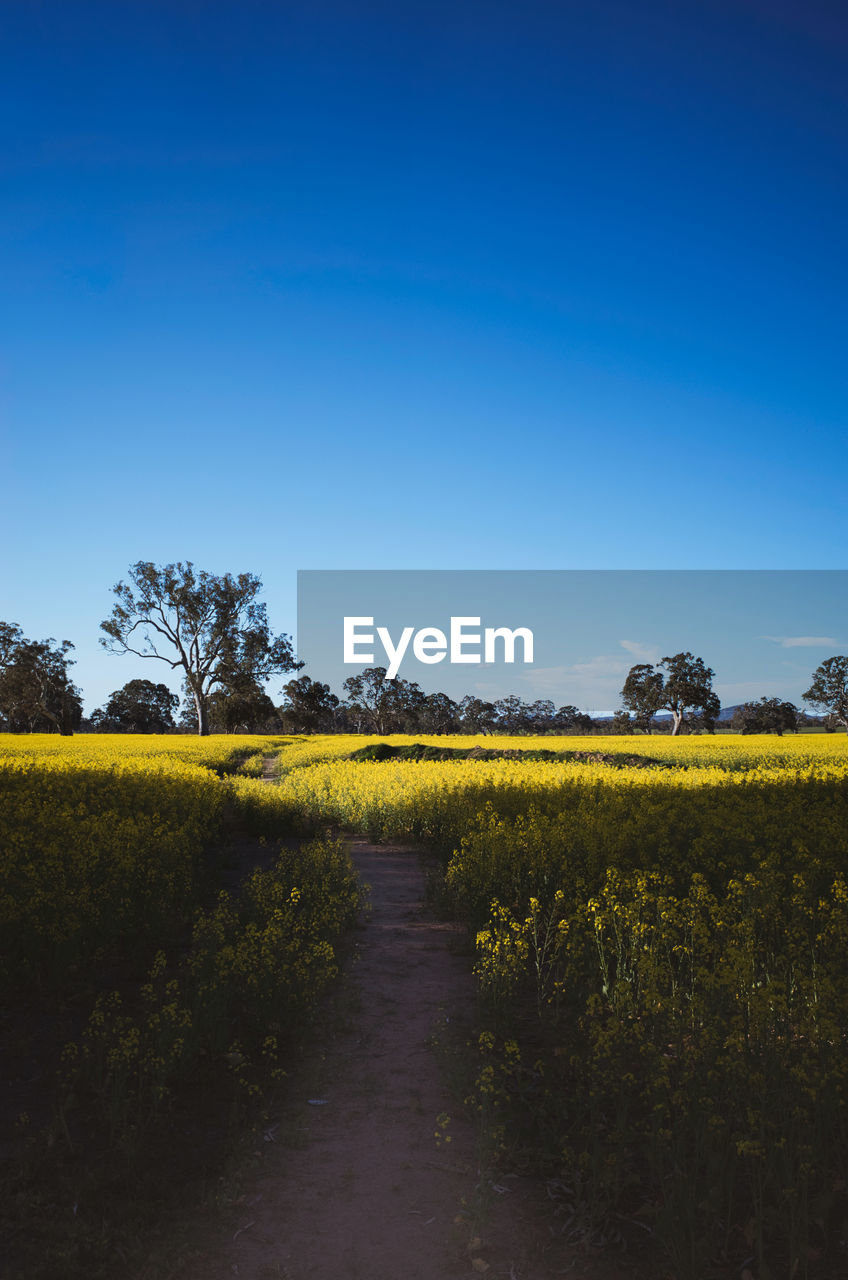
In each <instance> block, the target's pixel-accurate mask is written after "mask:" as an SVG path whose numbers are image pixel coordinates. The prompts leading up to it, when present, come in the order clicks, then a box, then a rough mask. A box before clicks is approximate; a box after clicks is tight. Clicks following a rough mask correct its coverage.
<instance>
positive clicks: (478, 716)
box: [459, 694, 497, 733]
mask: <svg viewBox="0 0 848 1280" xmlns="http://www.w3.org/2000/svg"><path fill="white" fill-rule="evenodd" d="M496 723H497V712H496V711H495V704H494V703H493V702H486V701H485V700H484V699H482V698H473V697H472V696H471V694H466V696H465V697H464V698H463V699H462V701H461V702H460V704H459V724H460V728H461V729H462V732H463V733H492V731H493V730H494V728H495V724H496Z"/></svg>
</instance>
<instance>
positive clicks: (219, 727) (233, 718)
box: [209, 676, 280, 733]
mask: <svg viewBox="0 0 848 1280" xmlns="http://www.w3.org/2000/svg"><path fill="white" fill-rule="evenodd" d="M209 726H210V729H211V730H212V732H213V733H274V732H278V731H279V728H280V723H279V717H278V715H277V708H276V707H275V706H274V704H273V702H272V701H271V699H270V698H269V697H268V694H267V693H266V692H265V690H264V689H263V688H262V686H261V685H260V684H259V683H258V682H257V681H256V680H252V679H250V678H249V677H246V676H245V677H243V678H240V679H235V680H230V682H229V683H228V684H226V685H222V686H221V687H220V688H219V689H216V690H215V692H214V693H212V694H210V695H209Z"/></svg>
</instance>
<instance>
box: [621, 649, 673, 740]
mask: <svg viewBox="0 0 848 1280" xmlns="http://www.w3.org/2000/svg"><path fill="white" fill-rule="evenodd" d="M664 687H665V681H664V680H663V675H662V672H661V671H657V670H656V669H655V667H654V666H653V665H652V664H651V663H650V662H639V663H637V664H636V666H635V667H631V668H630V670H629V671H628V673H627V679H626V680H625V682H624V688H623V689H622V691H621V700H622V702H623V703H624V705H625V707H626V708H627V710H628V711H631V712H632V713H633V725H632V728H636V729H644V731H645V733H650V732H651V723H652V721H653V719H654V716H655V715H656V714H657V712H658V711H659V710H660V708H661V707H662V706H663V692H664ZM618 732H621V730H618ZM627 732H630V730H629V729H628V730H627Z"/></svg>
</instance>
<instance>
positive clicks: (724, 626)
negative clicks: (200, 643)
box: [297, 569, 848, 715]
mask: <svg viewBox="0 0 848 1280" xmlns="http://www.w3.org/2000/svg"><path fill="white" fill-rule="evenodd" d="M297 650H298V656H299V657H300V658H301V659H302V660H303V661H305V663H306V666H305V668H304V674H307V675H309V676H311V677H312V679H313V680H321V681H324V682H325V683H328V684H329V685H330V686H331V687H332V688H333V690H334V691H335V692H336V693H339V694H341V693H342V692H343V684H344V681H345V680H346V679H347V678H348V677H349V676H351V675H356V674H358V673H359V672H361V671H363V670H364V669H365V668H366V667H376V668H380V669H381V670H384V671H385V673H386V678H387V679H403V680H412V681H415V682H416V683H417V684H418V685H420V687H421V688H422V689H423V690H424V691H425V692H426V693H433V692H436V691H440V692H443V693H447V694H448V695H449V696H450V697H451V698H454V699H460V698H462V697H464V696H465V695H472V696H474V697H480V698H485V699H488V700H492V699H495V698H502V697H506V696H508V695H510V694H516V695H518V696H520V697H521V698H522V699H524V700H526V701H529V700H534V699H541V698H549V699H551V700H552V701H554V702H555V703H557V704H571V705H574V706H576V707H579V708H580V709H581V710H582V711H586V712H588V713H589V714H590V715H606V714H610V713H611V712H613V711H614V710H615V709H616V708H618V707H619V706H620V705H621V698H620V693H621V689H622V686H623V684H624V682H625V680H626V678H627V675H628V672H629V671H630V669H631V668H632V667H633V666H634V665H636V664H640V663H654V664H655V663H659V662H660V661H661V659H662V658H664V657H667V656H672V655H674V654H677V653H681V652H688V653H691V654H693V655H694V656H695V657H699V658H701V659H703V661H704V663H705V664H706V665H707V666H708V667H710V668H711V669H712V670H713V672H714V673H715V675H714V682H713V688H714V690H715V692H716V693H717V694H718V696H719V698H720V700H721V703H722V706H728V705H732V704H738V703H741V702H745V701H748V700H752V699H757V698H760V697H765V696H768V697H778V698H782V699H786V700H788V701H791V702H795V703H796V704H797V705H799V706H800V705H801V702H802V694H803V692H804V691H805V690H806V689H807V688H808V687H809V685H810V683H811V678H812V674H813V672H814V670H815V669H816V668H817V667H818V666H819V664H820V663H822V662H823V661H824V660H825V659H827V658H829V657H831V656H834V655H836V654H844V653H848V571H846V570H691V571H689V570H528V571H522V570H441V569H438V570H420V569H415V570H338V571H336V570H302V571H301V572H300V573H299V574H298V622H297Z"/></svg>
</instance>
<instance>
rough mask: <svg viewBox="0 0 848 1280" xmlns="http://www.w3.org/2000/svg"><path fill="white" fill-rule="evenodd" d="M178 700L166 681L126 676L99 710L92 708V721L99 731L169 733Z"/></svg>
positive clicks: (172, 726) (93, 726)
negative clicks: (124, 682) (122, 683)
mask: <svg viewBox="0 0 848 1280" xmlns="http://www.w3.org/2000/svg"><path fill="white" fill-rule="evenodd" d="M179 704H180V700H179V698H178V697H177V695H176V694H175V693H171V690H170V689H169V688H168V686H167V685H165V684H154V683H153V681H152V680H129V681H127V683H126V684H125V685H124V686H123V688H122V689H116V690H115V692H114V693H113V694H112V695H111V696H110V698H109V701H108V702H107V703H106V705H105V707H104V708H103V709H102V711H100V710H98V711H94V712H92V715H91V725H92V728H93V729H96V730H97V731H98V732H100V733H169V732H171V731H172V730H173V729H174V728H175V725H174V712H175V711H176V709H177V707H178V706H179Z"/></svg>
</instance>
